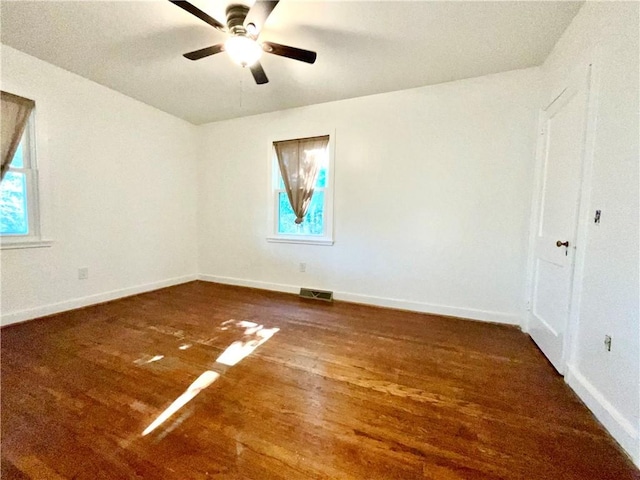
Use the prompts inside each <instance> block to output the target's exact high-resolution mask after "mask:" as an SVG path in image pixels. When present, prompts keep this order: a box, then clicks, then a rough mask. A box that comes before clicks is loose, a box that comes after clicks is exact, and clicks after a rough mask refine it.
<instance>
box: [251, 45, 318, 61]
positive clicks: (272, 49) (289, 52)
mask: <svg viewBox="0 0 640 480" xmlns="http://www.w3.org/2000/svg"><path fill="white" fill-rule="evenodd" d="M262 49H263V50H264V51H265V52H267V53H272V54H273V55H280V56H281V57H287V58H293V59H294V60H299V61H300V62H306V63H314V62H315V61H316V57H317V56H318V55H317V54H316V52H312V51H310V50H303V49H302V48H296V47H289V46H287V45H280V44H279V43H273V42H263V43H262Z"/></svg>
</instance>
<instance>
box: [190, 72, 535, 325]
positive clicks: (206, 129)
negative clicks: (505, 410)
mask: <svg viewBox="0 0 640 480" xmlns="http://www.w3.org/2000/svg"><path fill="white" fill-rule="evenodd" d="M538 74H539V71H538V69H527V70H520V71H513V72H508V73H503V74H498V75H491V76H486V77H480V78H475V79H471V80H464V81H459V82H453V83H447V84H441V85H436V86H430V87H424V88H418V89H412V90H405V91H399V92H393V93H386V94H381V95H375V96H369V97H363V98H358V99H352V100H343V101H337V102H331V103H326V104H322V105H315V106H310V107H304V108H299V109H293V110H286V111H280V112H275V113H270V114H264V115H258V116H253V117H245V118H242V119H236V120H229V121H224V122H218V123H213V124H208V125H204V126H201V127H199V128H200V136H201V141H202V155H201V162H200V168H199V178H200V184H199V188H198V191H199V214H198V215H199V217H198V226H199V269H200V273H201V274H204V277H203V278H206V279H209V280H215V281H221V282H228V283H236V284H241V285H251V286H256V287H261V288H272V289H278V290H285V291H297V290H298V289H299V288H300V287H301V286H306V287H312V288H320V289H328V290H333V291H334V292H335V295H336V298H338V299H346V300H353V301H358V302H365V303H372V304H379V305H389V306H396V307H403V308H408V309H413V310H418V311H426V312H435V313H444V314H452V315H458V316H463V317H468V318H476V319H483V320H490V321H496V322H507V323H515V324H517V323H519V322H520V320H521V318H522V313H523V304H524V301H523V299H524V291H523V290H524V286H523V280H524V275H523V271H524V268H525V264H526V248H527V231H528V220H529V208H530V197H531V189H532V180H531V178H532V171H533V162H534V150H535V140H536V138H535V137H536V135H535V129H536V128H535V125H536V118H537V106H538V102H539V100H538V98H537V95H536V92H537V91H538V79H539V76H538ZM300 125H304V126H305V127H308V126H309V125H316V126H320V127H325V128H326V129H328V130H330V131H333V130H334V129H335V132H336V144H335V145H336V147H335V222H334V225H335V230H334V232H335V244H334V245H333V246H310V245H292V244H275V243H268V242H267V241H266V236H267V233H268V232H267V212H268V208H270V205H268V202H267V198H268V195H267V191H268V168H269V159H268V158H267V157H268V155H267V152H268V142H269V138H271V137H272V136H277V135H280V134H283V133H284V134H286V132H296V131H298V129H299V126H300ZM320 129H321V128H320ZM300 262H305V263H306V264H307V269H306V270H307V271H306V273H300V272H298V264H299V263H300Z"/></svg>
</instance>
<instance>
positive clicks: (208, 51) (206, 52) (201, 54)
mask: <svg viewBox="0 0 640 480" xmlns="http://www.w3.org/2000/svg"><path fill="white" fill-rule="evenodd" d="M220 52H224V43H218V44H217V45H212V46H210V47H207V48H201V49H200V50H195V51H193V52H189V53H185V54H184V55H183V57H184V58H188V59H189V60H200V59H201V58H205V57H209V56H211V55H215V54H216V53H220Z"/></svg>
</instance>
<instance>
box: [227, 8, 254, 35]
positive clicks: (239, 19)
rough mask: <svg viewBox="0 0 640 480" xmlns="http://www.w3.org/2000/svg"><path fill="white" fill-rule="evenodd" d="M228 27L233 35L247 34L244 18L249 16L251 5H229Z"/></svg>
mask: <svg viewBox="0 0 640 480" xmlns="http://www.w3.org/2000/svg"><path fill="white" fill-rule="evenodd" d="M226 13H227V27H228V28H229V32H231V34H232V35H246V34H247V29H246V28H245V27H244V19H245V18H247V14H248V13H249V7H247V6H246V5H239V4H234V5H229V6H228V7H227V12H226Z"/></svg>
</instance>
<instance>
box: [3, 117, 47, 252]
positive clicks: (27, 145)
mask: <svg viewBox="0 0 640 480" xmlns="http://www.w3.org/2000/svg"><path fill="white" fill-rule="evenodd" d="M33 133H34V128H33V114H32V115H31V116H30V117H29V121H28V122H27V126H26V127H25V129H24V132H23V134H22V139H21V140H20V144H19V146H18V148H17V150H16V153H15V154H14V155H13V160H12V161H11V164H10V166H9V170H7V173H6V174H5V176H4V178H3V179H2V183H0V236H1V237H2V245H3V246H7V245H15V244H25V243H28V242H33V241H39V240H40V222H39V220H40V218H39V212H38V172H37V170H36V163H35V148H34V147H35V146H34V135H33Z"/></svg>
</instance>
